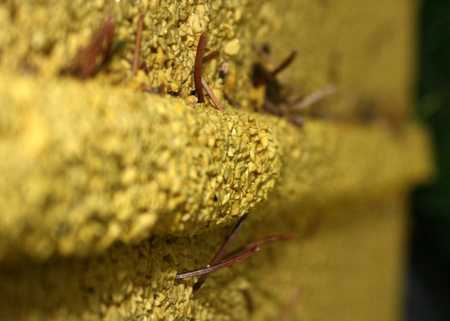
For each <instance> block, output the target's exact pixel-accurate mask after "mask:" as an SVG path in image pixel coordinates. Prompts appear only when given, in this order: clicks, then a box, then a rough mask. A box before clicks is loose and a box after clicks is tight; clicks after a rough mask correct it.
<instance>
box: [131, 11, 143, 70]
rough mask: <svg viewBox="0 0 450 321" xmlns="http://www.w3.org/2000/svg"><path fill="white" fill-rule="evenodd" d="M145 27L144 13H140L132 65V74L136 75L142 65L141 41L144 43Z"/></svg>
mask: <svg viewBox="0 0 450 321" xmlns="http://www.w3.org/2000/svg"><path fill="white" fill-rule="evenodd" d="M143 29H144V15H143V14H140V15H139V19H138V23H137V30H136V43H135V47H134V56H133V66H132V69H131V70H132V71H131V73H132V75H133V76H136V73H137V71H138V69H139V66H140V64H141V63H140V58H141V43H142V30H143Z"/></svg>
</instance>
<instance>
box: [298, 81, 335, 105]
mask: <svg viewBox="0 0 450 321" xmlns="http://www.w3.org/2000/svg"><path fill="white" fill-rule="evenodd" d="M335 93H336V87H335V86H326V87H323V88H321V89H319V90H317V91H315V92H313V93H312V94H310V95H308V96H306V97H305V98H303V99H301V100H300V101H299V102H296V103H294V105H293V106H292V107H291V108H292V110H294V111H302V110H305V109H307V108H308V107H310V106H312V105H314V104H316V103H318V102H319V101H321V100H322V99H324V98H325V97H328V96H331V95H334V94H335Z"/></svg>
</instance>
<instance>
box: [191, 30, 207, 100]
mask: <svg viewBox="0 0 450 321" xmlns="http://www.w3.org/2000/svg"><path fill="white" fill-rule="evenodd" d="M207 41H208V40H207V37H206V33H202V34H201V35H200V39H199V40H198V45H197V53H196V55H195V65H194V83H195V92H196V94H197V99H198V102H199V103H203V102H204V101H205V96H204V94H203V86H202V71H203V56H204V54H205V49H206V43H207Z"/></svg>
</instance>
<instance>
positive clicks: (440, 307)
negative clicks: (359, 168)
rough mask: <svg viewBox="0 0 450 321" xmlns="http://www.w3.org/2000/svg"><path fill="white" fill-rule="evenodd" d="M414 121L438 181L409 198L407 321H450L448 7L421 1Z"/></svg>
mask: <svg viewBox="0 0 450 321" xmlns="http://www.w3.org/2000/svg"><path fill="white" fill-rule="evenodd" d="M418 44H419V48H418V49H419V68H418V72H419V81H418V84H417V86H418V90H417V116H418V117H419V118H420V119H421V120H422V121H423V122H425V124H426V125H427V126H428V127H429V129H430V132H431V135H432V137H433V140H434V143H435V155H436V156H435V159H436V164H437V169H438V171H437V177H436V179H435V181H434V183H433V184H432V185H428V186H421V187H420V188H418V189H417V190H416V191H415V192H414V195H413V209H412V213H413V219H412V234H411V242H410V262H409V263H410V264H409V271H408V282H407V296H406V315H407V317H406V320H408V321H435V320H443V321H447V320H450V1H449V0H423V1H422V7H421V12H420V16H419V42H418Z"/></svg>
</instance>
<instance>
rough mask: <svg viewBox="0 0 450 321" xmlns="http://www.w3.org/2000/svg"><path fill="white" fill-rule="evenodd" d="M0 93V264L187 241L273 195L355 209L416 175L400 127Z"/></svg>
mask: <svg viewBox="0 0 450 321" xmlns="http://www.w3.org/2000/svg"><path fill="white" fill-rule="evenodd" d="M0 83H2V86H1V87H0V105H1V106H2V109H1V118H0V119H1V123H0V133H1V135H0V139H1V145H0V148H1V154H2V155H5V156H6V157H5V158H3V159H2V161H1V162H0V174H1V176H2V177H3V179H2V180H1V182H0V191H1V193H0V195H1V196H0V200H1V201H0V211H1V212H2V213H4V214H3V215H2V216H1V218H0V240H1V242H0V249H1V251H0V253H2V256H5V255H6V254H7V253H6V252H7V251H8V250H11V249H13V250H14V251H19V252H24V253H26V254H30V255H32V256H37V257H43V258H45V257H47V256H49V255H51V254H53V253H60V254H64V255H68V254H73V253H75V254H76V253H78V254H81V253H87V252H93V251H95V250H102V249H104V248H106V247H108V246H109V245H110V244H112V243H113V242H114V241H116V240H122V241H125V242H128V241H139V240H141V239H142V238H145V237H147V236H148V235H149V232H150V231H152V230H154V229H156V230H157V231H158V232H159V234H165V233H168V232H176V233H180V232H182V233H187V234H195V233H198V231H200V230H202V229H205V228H206V227H208V226H209V227H210V228H211V227H214V226H223V225H225V224H226V225H228V224H230V223H231V222H233V221H235V220H236V218H237V217H239V216H241V215H243V214H245V213H248V212H249V211H250V210H251V209H252V208H254V207H255V205H257V204H259V203H261V201H263V200H266V199H267V198H268V195H269V193H270V192H271V191H272V190H274V188H275V186H276V191H275V193H273V196H271V197H270V200H271V202H270V203H271V205H273V206H275V207H279V206H284V205H288V206H289V205H292V204H293V203H294V202H301V203H307V202H313V203H323V202H332V201H334V200H342V199H344V198H345V199H350V200H351V199H359V198H361V197H363V198H365V199H367V200H369V199H371V198H372V199H374V198H376V197H378V198H380V197H383V196H385V195H388V193H390V192H391V191H399V190H403V189H404V188H405V187H406V186H408V185H410V184H411V183H413V182H416V181H418V180H420V179H422V178H423V177H426V176H427V175H428V173H429V167H428V159H427V156H426V155H427V144H426V141H425V140H424V139H423V138H422V132H421V130H420V129H418V128H415V127H414V126H409V127H407V128H406V129H405V130H402V131H400V132H395V131H392V130H389V129H388V128H386V127H383V126H382V125H380V126H375V125H374V126H370V127H368V126H366V127H364V126H355V125H345V124H338V123H332V122H329V123H323V124H320V123H315V122H309V123H307V125H306V126H305V128H304V129H297V128H294V127H292V126H290V125H288V124H287V123H285V122H283V121H281V120H278V119H276V118H273V117H269V116H262V115H259V114H248V113H244V112H238V111H235V110H233V109H229V110H227V111H226V112H225V113H220V112H217V111H215V110H214V109H211V108H208V107H206V108H205V107H204V106H197V107H192V106H188V105H186V104H185V103H184V102H183V101H182V100H179V99H178V100H177V99H173V98H160V97H158V96H152V95H148V94H140V93H135V92H132V91H129V90H114V91H110V89H109V88H108V87H101V86H98V85H95V84H86V85H81V84H78V83H75V82H52V81H42V80H37V79H16V78H14V77H7V76H0ZM368 155H371V157H370V158H369V159H368V158H367V156H368ZM375 173H376V174H375ZM374 174H375V175H374ZM369 182H370V183H369ZM277 200H279V201H280V202H277ZM279 203H282V204H279ZM283 204H284V205H283Z"/></svg>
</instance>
